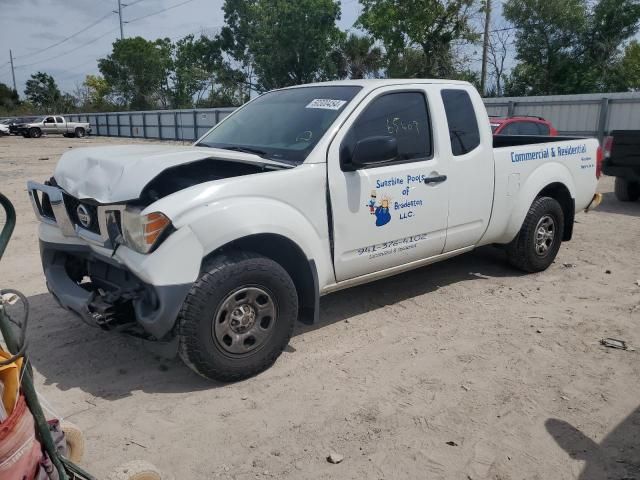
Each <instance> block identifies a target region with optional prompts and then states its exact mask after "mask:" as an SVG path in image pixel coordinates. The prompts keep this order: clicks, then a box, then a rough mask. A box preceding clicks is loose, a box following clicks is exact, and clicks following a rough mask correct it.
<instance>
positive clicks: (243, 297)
mask: <svg viewBox="0 0 640 480" xmlns="http://www.w3.org/2000/svg"><path fill="white" fill-rule="evenodd" d="M297 317H298V296H297V292H296V288H295V285H294V284H293V281H292V280H291V277H290V276H289V274H288V273H287V272H286V270H284V268H282V267H281V266H280V265H279V264H278V263H276V262H274V261H273V260H271V259H269V258H266V257H263V256H261V255H258V254H255V253H249V252H230V253H227V254H224V255H219V256H217V257H214V258H212V259H211V260H209V261H207V262H206V263H205V265H204V266H203V273H202V275H201V276H200V278H199V279H198V280H197V281H196V283H195V284H194V285H193V287H192V288H191V291H190V292H189V294H188V295H187V298H186V299H185V302H184V304H183V306H182V309H181V311H180V314H179V315H178V340H179V353H180V357H181V358H182V360H183V361H184V362H185V363H186V364H187V365H188V366H189V367H190V368H191V369H192V370H194V371H195V372H196V373H198V374H200V375H202V376H204V377H207V378H210V379H214V380H219V381H223V382H232V381H237V380H242V379H245V378H248V377H251V376H253V375H255V374H257V373H260V372H262V371H263V370H266V369H267V368H269V367H270V366H271V365H273V363H274V362H275V361H276V359H277V358H278V357H279V356H280V354H281V353H282V350H283V349H284V348H285V347H286V346H287V344H288V343H289V339H290V338H291V334H292V332H293V326H294V323H295V321H296V319H297Z"/></svg>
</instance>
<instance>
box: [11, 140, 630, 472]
mask: <svg viewBox="0 0 640 480" xmlns="http://www.w3.org/2000/svg"><path fill="white" fill-rule="evenodd" d="M124 142H128V140H122V139H104V138H90V139H83V140H76V139H66V138H42V139H38V140H29V139H23V138H16V137H11V138H8V137H2V138H0V172H1V173H0V190H1V191H2V192H3V193H5V194H7V195H8V196H9V197H10V198H11V200H12V201H13V202H14V203H15V205H16V207H17V210H18V216H19V218H18V226H17V229H16V233H15V235H14V238H13V241H12V243H11V245H10V247H9V250H8V252H7V254H6V256H5V258H4V259H3V260H2V262H1V263H0V286H1V287H9V286H11V287H14V288H18V289H20V290H22V291H23V292H24V293H26V294H27V295H28V296H29V298H30V301H31V304H32V318H31V326H30V329H29V338H30V350H29V351H30V354H31V359H32V361H33V363H34V365H35V369H36V372H37V373H36V376H37V383H38V388H39V390H40V392H41V393H42V394H44V396H45V397H46V398H47V399H48V402H49V403H50V405H51V406H52V408H53V409H54V410H55V411H56V412H57V413H58V414H59V415H61V416H63V417H65V418H66V419H68V420H69V421H72V422H74V423H76V424H77V425H79V426H80V427H81V428H82V429H83V430H84V432H85V434H86V437H87V442H88V444H87V448H88V450H87V455H86V460H85V465H86V466H87V467H88V468H89V469H90V470H91V471H93V472H95V474H96V475H98V476H102V475H104V474H106V473H108V472H109V471H110V469H112V468H113V467H114V466H116V465H118V464H120V463H122V462H123V461H126V460H130V459H145V460H148V461H151V462H153V463H155V464H156V465H158V466H159V467H161V468H162V469H164V470H166V471H169V472H171V473H173V474H174V475H175V477H176V478H178V479H209V478H223V479H254V478H278V479H330V478H331V479H364V478H366V479H401V478H416V479H417V478H420V479H425V478H426V479H473V480H477V479H495V480H498V479H501V480H506V479H540V480H548V479H556V480H557V479H574V478H582V479H604V478H616V479H619V478H640V448H639V447H638V445H639V444H640V413H639V412H640V411H639V410H636V409H637V408H638V405H639V404H640V382H638V378H639V376H640V362H639V360H640V350H639V351H622V350H611V349H606V348H604V347H602V346H600V345H599V344H598V341H599V340H600V339H601V338H603V337H615V338H622V339H624V340H626V341H628V342H629V343H630V344H631V345H635V346H637V347H638V348H639V349H640V330H639V328H638V327H639V324H640V286H638V285H637V283H636V282H637V281H638V280H640V248H639V246H640V203H636V204H621V203H619V202H617V201H616V200H615V198H614V197H613V195H612V194H611V193H610V192H611V190H612V181H611V179H610V178H605V179H603V180H602V181H601V185H600V191H603V192H607V193H606V194H605V201H604V203H603V205H602V207H601V208H600V209H599V210H598V211H595V212H592V213H589V214H586V215H585V214H580V215H578V217H577V222H578V224H577V225H576V228H575V235H574V240H573V241H572V242H570V243H567V244H565V245H564V246H563V247H562V249H561V250H560V254H559V257H558V259H557V261H556V263H555V264H554V265H553V266H552V267H551V268H550V269H549V270H548V271H546V272H544V273H540V274H536V275H526V276H523V275H521V274H520V273H519V272H517V271H515V270H513V269H512V268H510V267H508V266H507V265H506V263H505V261H504V258H503V255H502V252H501V251H499V250H495V249H492V248H484V249H481V250H479V251H477V252H474V253H472V254H468V255H464V256H462V257H459V258H456V259H454V260H451V261H448V262H444V263H440V264H437V265H434V266H432V267H427V268H423V269H420V270H417V271H414V272H411V273H408V274H404V275H400V276H398V277H394V278H389V279H386V280H383V281H379V282H376V283H374V284H370V285H367V286H362V287H358V288H355V289H352V290H348V291H344V292H341V293H337V294H333V295H330V296H328V297H324V298H323V300H322V303H321V315H320V317H321V323H320V324H319V325H315V326H313V327H312V328H308V327H302V326H301V327H300V328H298V329H297V330H296V332H295V336H294V338H293V339H292V341H291V345H290V347H289V349H288V351H286V352H285V353H284V354H283V355H282V357H281V358H280V360H278V362H277V363H276V364H275V365H274V366H273V368H271V369H270V370H268V371H267V372H265V373H263V374H261V375H259V376H257V377H255V378H252V379H250V380H247V381H244V382H240V383H237V384H231V385H223V384H216V383H211V382H208V381H205V380H203V379H201V378H199V377H197V376H196V375H195V374H193V373H191V371H189V370H188V369H187V368H186V367H184V366H183V365H182V364H181V363H180V362H179V361H177V360H175V361H166V360H162V359H160V358H158V357H156V356H154V355H152V354H151V353H149V352H147V351H145V350H144V349H142V348H141V347H140V345H138V344H136V343H135V342H133V341H130V340H128V339H124V338H120V337H118V336H115V335H113V334H110V333H105V332H102V331H101V330H97V329H93V328H91V327H89V326H86V325H85V324H83V323H82V322H81V321H79V320H78V319H77V318H76V317H75V316H74V315H72V314H70V313H68V312H66V311H64V310H62V309H61V308H59V307H58V306H57V305H56V303H55V302H54V300H53V299H52V298H51V297H50V296H49V294H48V293H46V288H45V285H44V282H43V277H42V273H41V270H40V263H39V256H38V243H37V237H36V227H37V226H36V221H35V220H34V216H33V213H32V211H31V206H30V204H29V203H28V200H27V195H26V189H25V182H26V180H27V179H31V178H32V179H37V180H40V181H42V180H45V179H46V178H48V177H49V176H50V175H51V173H52V171H53V168H54V166H55V164H56V161H57V160H58V158H59V156H60V155H61V154H62V153H63V152H65V151H66V150H67V149H68V148H78V147H82V146H87V145H100V144H107V143H108V144H119V143H124ZM331 451H335V452H337V453H339V454H342V455H344V457H345V459H344V461H343V462H342V463H340V464H338V465H333V464H330V463H328V462H327V461H326V456H327V455H328V454H329V453H330V452H331ZM605 468H608V469H609V470H608V473H607V474H608V475H609V477H607V474H605V473H603V472H604V469H605Z"/></svg>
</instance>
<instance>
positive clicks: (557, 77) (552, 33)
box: [503, 0, 587, 95]
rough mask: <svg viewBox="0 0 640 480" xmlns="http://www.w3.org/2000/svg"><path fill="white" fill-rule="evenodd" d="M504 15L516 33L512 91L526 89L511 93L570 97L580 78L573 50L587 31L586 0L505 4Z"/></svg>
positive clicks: (531, 0) (523, 0)
mask: <svg viewBox="0 0 640 480" xmlns="http://www.w3.org/2000/svg"><path fill="white" fill-rule="evenodd" d="M503 14H504V16H505V18H506V19H507V20H508V21H510V22H511V23H513V25H514V26H515V27H516V29H517V30H516V51H517V59H518V60H520V65H518V66H517V67H516V68H515V69H514V72H513V75H514V79H513V82H512V83H511V87H512V88H514V86H517V87H516V88H517V89H521V90H522V89H525V91H516V92H512V93H516V94H531V95H549V94H552V93H572V90H573V89H574V88H575V87H574V86H575V84H576V82H577V81H578V77H579V68H578V65H576V62H575V60H576V59H575V56H574V47H575V46H576V45H577V44H579V42H580V40H581V39H582V38H583V37H584V33H585V31H586V26H587V12H586V0H554V1H553V2H549V1H548V0H507V2H506V3H505V4H504V7H503Z"/></svg>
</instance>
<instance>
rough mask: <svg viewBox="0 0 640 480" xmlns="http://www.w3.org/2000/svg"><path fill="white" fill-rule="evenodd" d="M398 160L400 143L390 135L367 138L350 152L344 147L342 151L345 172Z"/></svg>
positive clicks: (341, 158) (341, 162) (341, 159)
mask: <svg viewBox="0 0 640 480" xmlns="http://www.w3.org/2000/svg"><path fill="white" fill-rule="evenodd" d="M396 158H398V141H397V140H396V138H395V137H391V136H388V135H385V136H376V137H367V138H363V139H362V140H360V141H358V142H357V143H356V145H355V147H354V148H353V151H351V152H350V151H349V149H348V148H345V147H343V148H342V149H341V151H340V164H341V166H342V170H344V171H351V172H352V171H354V170H358V169H359V168H364V167H368V166H371V165H376V164H379V163H385V162H389V161H392V160H395V159H396Z"/></svg>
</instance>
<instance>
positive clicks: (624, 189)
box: [614, 177, 640, 202]
mask: <svg viewBox="0 0 640 480" xmlns="http://www.w3.org/2000/svg"><path fill="white" fill-rule="evenodd" d="M614 192H615V194H616V198H617V199H618V200H620V201H621V202H635V201H636V200H638V198H640V183H638V182H632V181H630V180H627V179H626V178H622V177H616V183H615V187H614Z"/></svg>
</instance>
